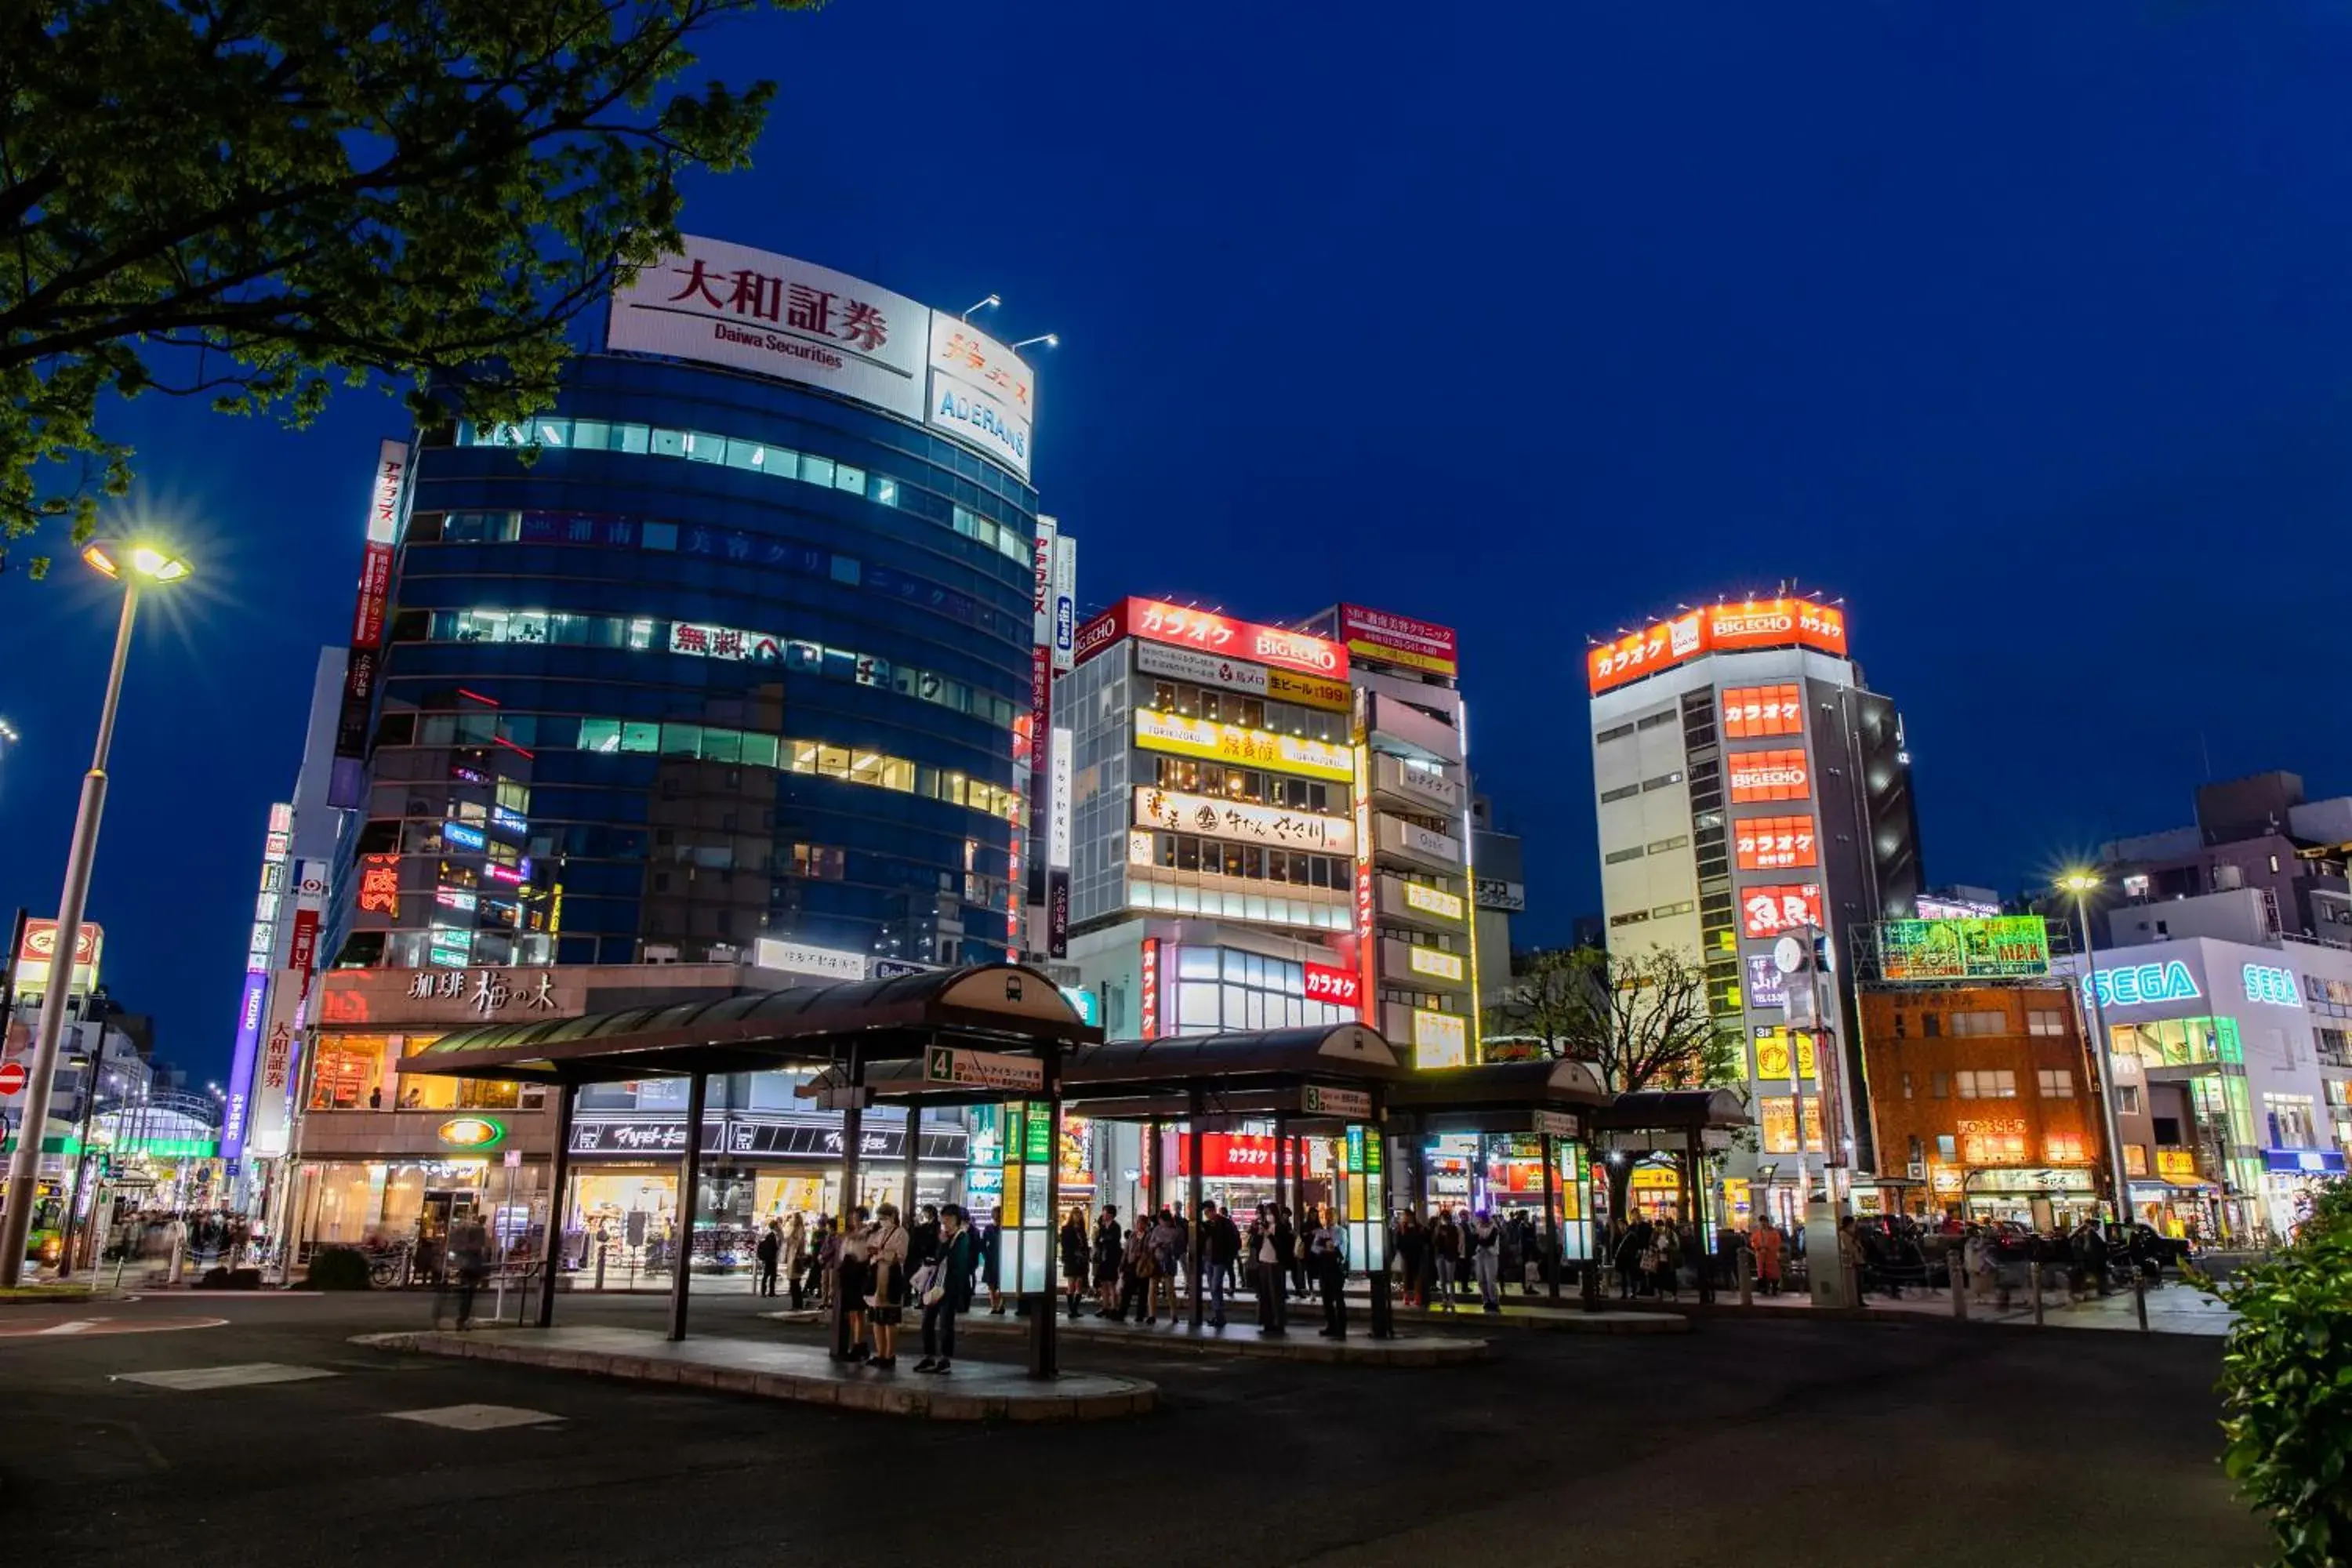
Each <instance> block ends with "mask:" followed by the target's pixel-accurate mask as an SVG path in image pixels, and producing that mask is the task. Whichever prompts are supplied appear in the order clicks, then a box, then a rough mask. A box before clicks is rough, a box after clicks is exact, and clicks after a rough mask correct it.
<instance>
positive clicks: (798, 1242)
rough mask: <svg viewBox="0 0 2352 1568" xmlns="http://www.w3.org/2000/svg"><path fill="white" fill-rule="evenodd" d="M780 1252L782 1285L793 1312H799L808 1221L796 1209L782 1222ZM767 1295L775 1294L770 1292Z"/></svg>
mask: <svg viewBox="0 0 2352 1568" xmlns="http://www.w3.org/2000/svg"><path fill="white" fill-rule="evenodd" d="M782 1252H783V1256H782V1266H783V1271H784V1284H785V1288H786V1289H789V1290H790V1291H791V1292H792V1297H793V1311H795V1312H797V1311H799V1310H801V1267H802V1264H803V1261H804V1260H805V1259H806V1258H807V1256H808V1221H807V1219H806V1218H805V1217H804V1216H803V1215H802V1214H801V1211H800V1210H798V1209H794V1210H793V1215H792V1218H790V1219H788V1220H786V1221H785V1222H784V1237H783V1244H782ZM768 1293H769V1294H770V1295H774V1294H775V1292H774V1291H772V1290H771V1291H770V1292H768Z"/></svg>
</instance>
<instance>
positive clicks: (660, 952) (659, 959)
mask: <svg viewBox="0 0 2352 1568" xmlns="http://www.w3.org/2000/svg"><path fill="white" fill-rule="evenodd" d="M646 963H677V944H676V943H672V942H665V943H660V944H656V943H652V942H648V943H646Z"/></svg>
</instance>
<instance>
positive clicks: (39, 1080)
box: [0, 540, 191, 1288]
mask: <svg viewBox="0 0 2352 1568" xmlns="http://www.w3.org/2000/svg"><path fill="white" fill-rule="evenodd" d="M81 558H82V559H83V560H84V561H87V562H88V563H89V564H90V565H91V566H93V567H95V568H96V569H97V570H98V571H100V572H102V573H104V574H106V575H107V576H109V577H111V578H113V579H114V580H116V581H117V582H119V583H121V584H122V618H121V622H120V623H119V624H118V625H117V626H116V627H115V632H114V662H113V664H112V665H111V666H110V668H108V671H107V676H106V698H105V701H104V702H103V704H102V705H101V706H100V709H99V714H98V746H97V749H96V751H95V752H94V753H93V754H92V756H91V758H90V763H89V772H88V773H84V774H83V775H82V781H81V806H80V809H79V811H77V812H76V813H75V815H74V830H73V843H72V847H70V848H69V849H68V851H67V853H66V881H65V889H64V890H63V891H62V892H60V893H59V894H58V936H57V946H56V948H55V950H54V956H53V957H52V959H51V960H50V972H49V988H48V992H47V994H46V995H44V996H43V997H42V998H41V1022H40V1028H39V1032H38V1034H37V1036H36V1037H35V1038H34V1043H33V1061H32V1071H31V1073H30V1075H29V1076H28V1077H27V1079H26V1083H25V1125H24V1129H23V1131H20V1132H19V1133H18V1134H17V1137H16V1154H15V1155H14V1157H12V1158H11V1159H10V1161H9V1163H8V1185H7V1193H6V1198H5V1203H0V1288H5V1287H7V1286H13V1285H16V1284H17V1283H18V1282H19V1281H20V1280H21V1279H23V1278H24V1272H25V1238H26V1237H27V1236H28V1235H30V1234H31V1231H32V1227H33V1198H34V1194H36V1193H37V1192H38V1191H39V1190H40V1179H41V1136H42V1133H43V1132H44V1131H46V1130H47V1126H48V1116H49V1093H50V1088H51V1086H52V1085H53V1084H54V1083H55V1082H56V1080H57V1076H58V1041H59V1039H60V1038H61V1037H63V1035H64V1033H65V1022H66V1007H67V1002H68V994H70V993H71V991H72V990H73V955H74V948H75V945H76V944H77V943H78V942H79V940H80V937H81V914H82V906H83V904H84V903H85V902H86V901H87V900H89V873H90V868H91V866H92V864H93V863H94V862H95V861H96V859H97V858H98V822H99V816H100V813H102V812H103V811H104V810H105V807H106V761H107V755H108V753H109V752H111V751H112V750H113V749H114V717H115V712H116V710H118V709H119V708H120V707H121V703H122V670H123V666H124V665H125V664H126V663H127V662H128V661H129V659H130V658H131V626H132V624H133V622H134V620H135V619H136V617H137V615H138V611H139V590H140V588H141V586H142V584H157V585H158V586H160V585H162V584H168V583H178V582H183V581H184V580H185V579H186V578H187V576H188V574H189V572H190V571H191V568H190V567H189V565H188V563H187V562H186V561H184V560H183V559H181V558H180V557H179V556H178V555H176V554H173V552H171V551H168V550H163V549H158V548H157V547H155V546H154V545H152V544H138V543H127V542H122V541H119V540H92V541H91V542H89V544H87V545H85V546H83V547H82V552H81Z"/></svg>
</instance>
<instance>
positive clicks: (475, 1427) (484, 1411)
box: [384, 1405, 563, 1432]
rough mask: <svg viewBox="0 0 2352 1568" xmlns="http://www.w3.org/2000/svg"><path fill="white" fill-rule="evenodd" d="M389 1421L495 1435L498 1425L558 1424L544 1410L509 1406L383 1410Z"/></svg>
mask: <svg viewBox="0 0 2352 1568" xmlns="http://www.w3.org/2000/svg"><path fill="white" fill-rule="evenodd" d="M384 1415H385V1417H386V1418H387V1419H389V1420H393V1421H416V1422H421V1423H423V1424H424V1425H425V1426H446V1427H447V1428H448V1429H449V1430H450V1431H452V1432H495V1431H497V1430H498V1429H499V1427H501V1426H544V1425H545V1424H547V1423H548V1422H550V1421H561V1420H562V1419H563V1417H562V1416H561V1415H551V1414H550V1413H549V1412H547V1411H544V1410H524V1409H522V1408H520V1406H517V1405H442V1406H440V1407H439V1408H437V1409H434V1410H387V1411H385V1412H384Z"/></svg>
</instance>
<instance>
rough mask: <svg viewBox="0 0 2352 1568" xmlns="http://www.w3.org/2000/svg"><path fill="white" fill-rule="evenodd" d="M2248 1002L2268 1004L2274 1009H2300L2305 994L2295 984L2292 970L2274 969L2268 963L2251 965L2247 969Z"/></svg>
mask: <svg viewBox="0 0 2352 1568" xmlns="http://www.w3.org/2000/svg"><path fill="white" fill-rule="evenodd" d="M2245 983H2246V1000H2247V1001H2249V1002H2267V1003H2269V1004H2270V1005H2272V1006H2273V1007H2300V1006H2302V1005H2303V993H2302V991H2301V990H2299V989H2297V987H2296V985H2295V983H2294V971H2292V970H2286V969H2274V968H2273V967H2272V966H2271V965H2269V964H2267V963H2249V964H2247V965H2246V967H2245Z"/></svg>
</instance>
